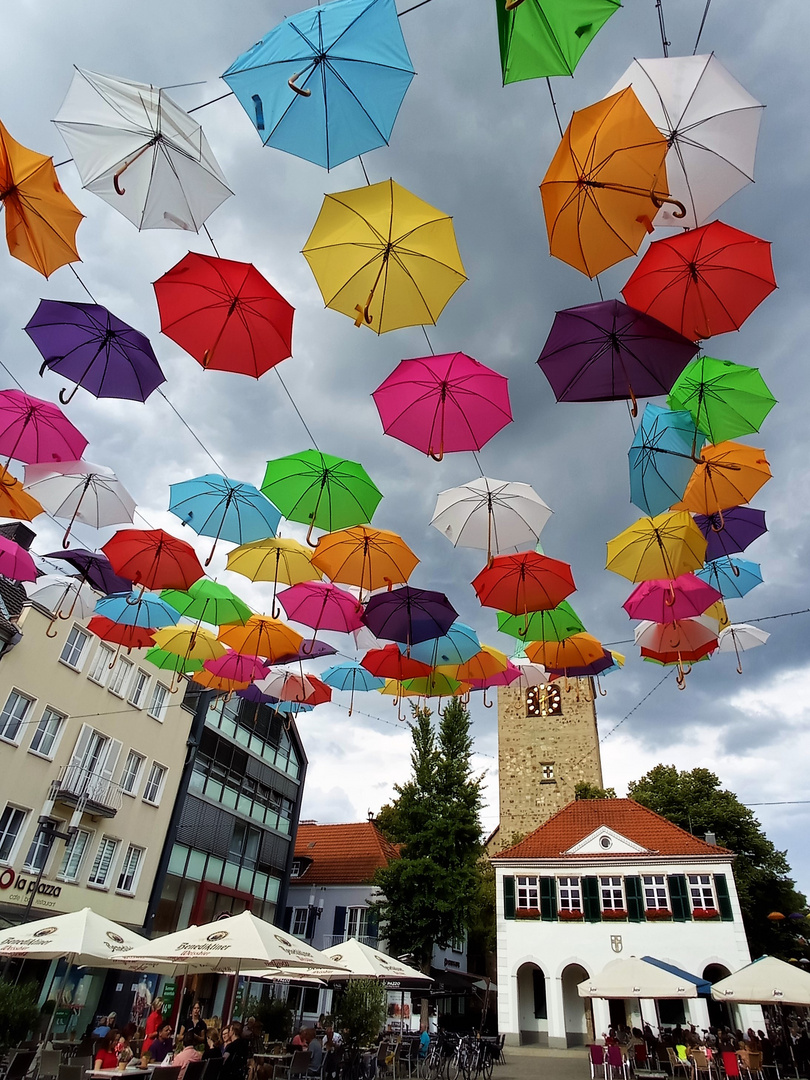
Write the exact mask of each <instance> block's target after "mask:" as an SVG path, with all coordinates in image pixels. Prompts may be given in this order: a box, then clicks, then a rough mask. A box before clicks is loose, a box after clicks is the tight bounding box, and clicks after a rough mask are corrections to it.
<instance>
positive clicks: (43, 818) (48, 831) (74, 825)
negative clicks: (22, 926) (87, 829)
mask: <svg viewBox="0 0 810 1080" xmlns="http://www.w3.org/2000/svg"><path fill="white" fill-rule="evenodd" d="M58 792H59V781H58V780H53V781H52V782H51V786H50V790H49V791H48V797H47V799H46V800H45V802H44V804H43V807H42V811H41V813H40V815H39V817H38V818H37V831H36V832H35V833H34V841H33V842H34V843H36V841H37V840H38V839H39V838H40V837H44V838H45V850H44V852H43V854H42V856H41V857H40V858H39V860H38V861H39V868H38V870H37V876H36V877H35V878H34V881H33V882H31V883H30V884H29V886H28V889H29V892H30V896H29V897H28V903H27V904H26V905H25V915H24V916H23V920H22V921H23V922H24V923H27V922H28V920H29V919H30V918H31V911H32V909H33V907H34V900H35V899H36V896H37V892H38V891H39V886H40V884H41V883H42V875H43V874H44V873H45V866H46V865H47V862H48V858H49V857H50V854H51V849H52V848H53V842H54V840H64V841H65V842H66V843H70V841H71V840H72V839H73V837H74V836H75V835H76V833H77V832H78V831H79V824H80V822H81V820H82V814H83V813H84V809H85V806H86V805H87V796H86V795H82V796H81V798H80V799H79V801H78V802H77V803H76V808H75V810H74V811H73V815H72V817H71V819H70V821H69V822H68V826H67V829H66V830H65V831H64V832H60V831H59V825H60V824H61V822H57V821H54V819H53V818H52V817H51V815H52V814H53V807H54V803H55V802H56V796H57V794H58Z"/></svg>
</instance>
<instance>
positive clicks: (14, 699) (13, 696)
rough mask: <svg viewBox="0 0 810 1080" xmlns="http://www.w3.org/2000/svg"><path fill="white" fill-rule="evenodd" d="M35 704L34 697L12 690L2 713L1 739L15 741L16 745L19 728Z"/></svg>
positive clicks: (0, 718)
mask: <svg viewBox="0 0 810 1080" xmlns="http://www.w3.org/2000/svg"><path fill="white" fill-rule="evenodd" d="M33 704H34V699H33V698H30V697H27V696H26V695H25V694H21V693H20V692H19V691H18V690H12V691H11V693H10V694H9V695H8V698H7V699H6V703H5V705H4V706H3V711H2V713H0V739H3V740H4V742H10V743H14V744H15V746H16V744H17V742H18V741H19V740H18V738H17V735H18V733H19V730H20V728H21V727H22V726H23V723H24V722H25V718H26V716H27V715H28V713H29V712H30V710H31V706H32V705H33Z"/></svg>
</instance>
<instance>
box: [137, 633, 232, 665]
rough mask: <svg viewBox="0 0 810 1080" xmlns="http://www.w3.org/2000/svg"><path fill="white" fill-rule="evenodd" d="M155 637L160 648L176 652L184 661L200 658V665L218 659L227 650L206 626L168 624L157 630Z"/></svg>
mask: <svg viewBox="0 0 810 1080" xmlns="http://www.w3.org/2000/svg"><path fill="white" fill-rule="evenodd" d="M153 638H154V642H155V645H156V647H157V648H158V649H162V650H163V651H164V652H169V653H174V655H175V656H178V657H180V658H181V659H182V660H183V661H186V660H198V661H199V662H200V667H202V665H203V663H204V662H205V661H206V660H216V659H217V658H218V657H220V656H224V655H225V653H226V651H227V650H226V648H225V646H224V645H223V644H222V642H221V641H217V639H216V638H215V637H214V635H213V634H212V633H211V631H210V630H206V629H205V627H194V626H167V627H165V628H164V629H159V630H156V631H155V633H154V635H153Z"/></svg>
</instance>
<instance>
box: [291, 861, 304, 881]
mask: <svg viewBox="0 0 810 1080" xmlns="http://www.w3.org/2000/svg"><path fill="white" fill-rule="evenodd" d="M303 870H304V865H303V862H302V861H301V859H293V861H292V866H291V867H290V877H291V878H294V877H301V874H302V873H303Z"/></svg>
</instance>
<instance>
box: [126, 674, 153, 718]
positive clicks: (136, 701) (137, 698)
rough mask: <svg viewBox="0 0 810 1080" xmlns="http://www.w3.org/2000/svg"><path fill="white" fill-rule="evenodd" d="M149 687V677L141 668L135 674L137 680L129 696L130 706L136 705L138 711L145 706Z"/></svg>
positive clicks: (133, 683) (133, 682)
mask: <svg viewBox="0 0 810 1080" xmlns="http://www.w3.org/2000/svg"><path fill="white" fill-rule="evenodd" d="M148 685H149V676H148V675H147V673H146V672H145V671H141V669H140V668H138V670H137V671H136V672H135V678H134V679H133V681H132V690H131V691H130V695H129V703H130V705H134V706H135V708H136V709H140V708H141V707H142V706H143V700H144V698H145V697H146V688H147V686H148Z"/></svg>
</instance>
